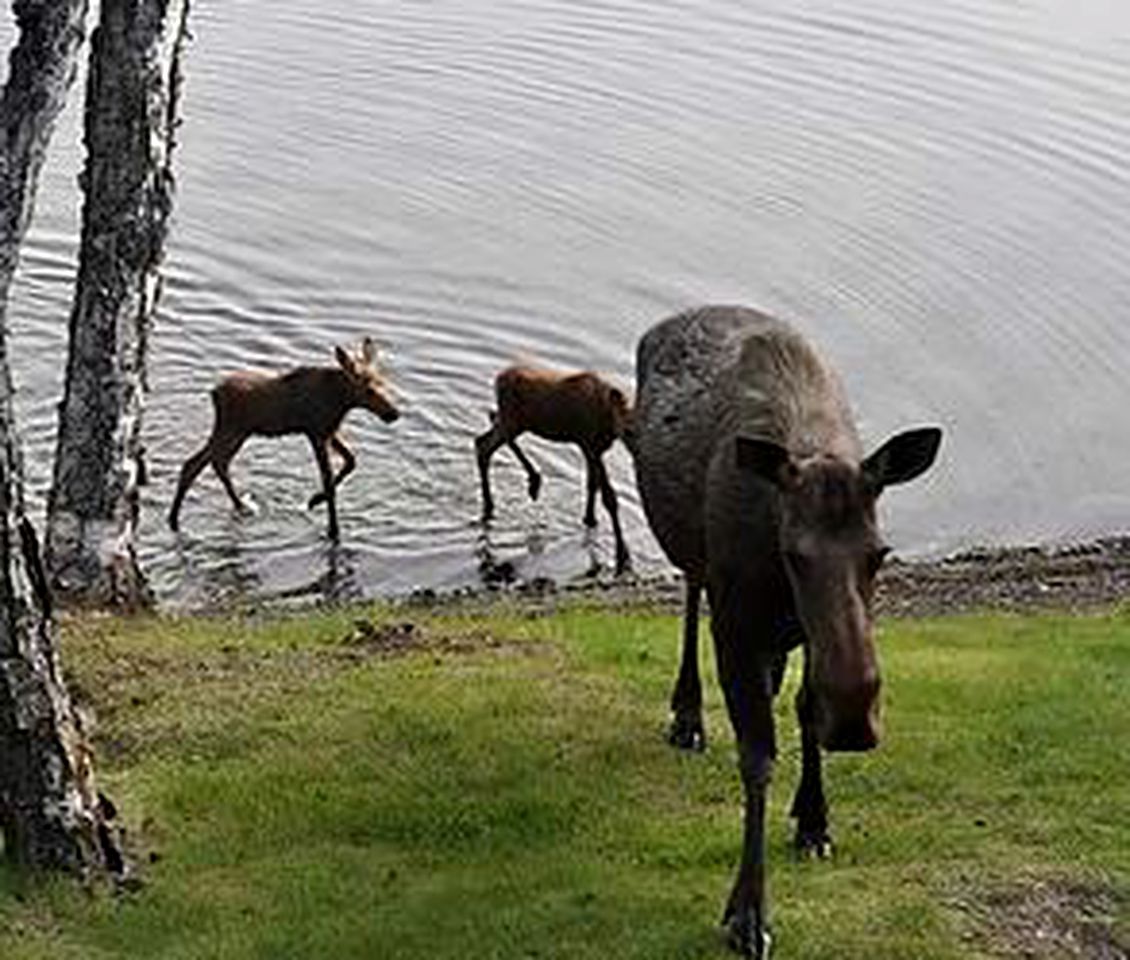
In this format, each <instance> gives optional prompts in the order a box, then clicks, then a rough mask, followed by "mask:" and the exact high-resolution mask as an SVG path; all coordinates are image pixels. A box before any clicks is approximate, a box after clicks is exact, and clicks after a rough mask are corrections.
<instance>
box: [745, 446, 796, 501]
mask: <svg viewBox="0 0 1130 960" xmlns="http://www.w3.org/2000/svg"><path fill="white" fill-rule="evenodd" d="M734 453H735V455H736V457H737V462H738V468H739V469H741V470H749V471H751V472H753V473H756V474H757V475H758V476H759V477H761V478H762V479H763V480H768V481H769V482H770V483H772V484H773V485H774V486H777V487H780V488H781V489H785V488H787V487H790V486H793V485H794V484H795V483H796V480H797V475H798V473H799V471H798V470H797V466H796V464H795V463H793V458H792V457H791V456H790V455H789V451H788V450H786V449H785V448H784V447H782V446H781V445H780V444H779V443H774V442H773V441H772V440H759V439H757V438H756V437H737V438H736V439H735V441H734Z"/></svg>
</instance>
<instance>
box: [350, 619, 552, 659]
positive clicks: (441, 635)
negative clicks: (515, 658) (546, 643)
mask: <svg viewBox="0 0 1130 960" xmlns="http://www.w3.org/2000/svg"><path fill="white" fill-rule="evenodd" d="M339 643H340V645H341V647H342V648H344V650H345V651H346V656H347V657H348V658H349V659H353V660H357V659H365V658H367V657H391V656H397V655H399V654H405V653H409V652H411V651H416V650H429V651H432V652H434V653H455V654H467V653H475V652H477V651H481V650H503V649H506V650H510V649H513V650H516V651H523V652H527V653H533V652H536V651H537V650H539V649H544V648H542V647H541V646H540V645H539V644H534V643H529V642H526V641H516V640H509V639H507V638H505V637H499V636H496V635H495V634H493V633H491V632H490V631H489V630H485V629H473V630H464V631H462V632H458V633H449V632H439V631H436V630H434V629H432V628H429V627H424V626H422V625H421V624H417V623H415V622H413V621H411V620H402V621H399V622H380V621H377V622H374V621H372V620H365V619H359V620H354V621H353V627H352V629H350V631H349V633H347V634H345V636H343V637H342V638H341V640H340V641H339Z"/></svg>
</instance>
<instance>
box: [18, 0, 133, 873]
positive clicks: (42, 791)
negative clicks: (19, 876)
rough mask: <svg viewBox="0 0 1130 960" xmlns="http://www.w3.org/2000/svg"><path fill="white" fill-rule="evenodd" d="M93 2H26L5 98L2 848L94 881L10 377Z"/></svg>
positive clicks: (85, 781)
mask: <svg viewBox="0 0 1130 960" xmlns="http://www.w3.org/2000/svg"><path fill="white" fill-rule="evenodd" d="M86 9H87V3H86V0H17V2H16V3H14V4H13V10H14V12H15V15H16V23H17V27H18V29H19V40H18V43H17V45H16V48H15V49H14V50H13V52H12V56H11V70H10V71H9V77H8V82H7V84H6V85H5V87H4V91H3V94H2V95H0V838H2V839H3V847H4V852H5V855H6V857H7V858H8V859H10V860H12V861H15V862H17V863H20V864H24V865H27V866H31V867H37V868H58V869H66V870H71V871H74V872H79V873H85V872H87V871H90V870H92V869H99V868H103V867H108V868H109V869H110V870H112V871H113V872H115V873H121V872H122V870H123V862H122V858H121V855H120V853H119V852H118V848H117V843H116V839H115V837H114V836H113V834H112V832H111V830H110V829H109V827H108V826H107V823H106V820H107V819H108V816H107V813H108V811H107V809H106V807H105V806H104V804H103V802H102V800H101V799H100V797H99V795H98V793H97V791H96V789H95V784H94V773H93V766H92V763H91V757H90V752H89V749H88V747H87V742H86V738H85V736H84V734H83V730H82V724H81V721H80V718H79V715H78V714H77V712H76V711H75V709H74V707H73V704H72V703H71V700H70V697H69V696H68V694H67V690H66V686H65V685H64V683H63V680H62V677H61V675H60V672H59V662H58V655H57V650H56V636H55V628H54V622H53V619H52V615H51V596H50V593H49V592H48V589H47V585H46V580H45V577H44V572H43V566H42V563H41V560H40V554H39V545H38V542H37V538H36V536H35V530H34V528H33V527H32V525H31V522H30V521H29V520H28V518H27V516H26V515H25V509H24V498H23V464H22V459H21V451H20V444H19V437H18V434H17V432H16V427H15V420H14V416H13V404H12V392H13V389H12V376H11V370H10V369H9V365H8V350H7V304H8V291H9V287H10V284H11V281H12V277H13V275H14V272H15V269H16V265H17V263H18V260H19V248H20V242H21V241H22V239H23V236H24V234H25V232H26V230H27V226H28V223H29V222H30V220H31V212H32V204H33V197H34V193H35V186H36V181H37V177H38V174H39V170H40V168H41V166H42V163H43V159H44V157H45V155H46V151H47V144H48V141H49V140H50V136H51V130H52V127H53V124H54V121H55V118H56V117H57V116H58V114H59V112H60V111H61V110H62V108H63V104H64V102H65V100H66V96H67V91H68V88H69V87H70V85H71V83H72V81H73V79H74V75H75V67H76V64H77V59H78V52H79V48H80V47H81V44H82V29H83V21H84V19H85V16H86Z"/></svg>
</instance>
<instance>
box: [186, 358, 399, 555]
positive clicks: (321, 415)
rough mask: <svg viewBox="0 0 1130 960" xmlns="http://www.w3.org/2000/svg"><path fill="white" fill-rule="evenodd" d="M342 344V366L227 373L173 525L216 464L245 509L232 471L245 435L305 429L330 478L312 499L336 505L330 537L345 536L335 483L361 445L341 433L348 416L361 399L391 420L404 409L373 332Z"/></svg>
mask: <svg viewBox="0 0 1130 960" xmlns="http://www.w3.org/2000/svg"><path fill="white" fill-rule="evenodd" d="M334 352H335V356H336V358H337V366H336V367H329V366H327V367H298V368H296V369H294V370H291V371H289V372H288V373H283V374H269V373H258V372H254V371H244V372H240V373H233V374H231V375H230V376H228V377H225V378H224V379H223V380H222V381H220V383H219V384H218V385H217V386H216V387H214V388H213V390H212V405H213V407H214V408H215V420H214V422H213V424H212V434H211V436H210V437H209V438H208V442H207V443H205V444H204V446H203V447H201V448H200V449H199V450H198V451H197V452H196V453H194V454H193V455H192V456H191V457H189V458H188V459H187V460H186V461H185V462H184V466H183V467H182V468H181V472H180V482H179V483H178V484H177V492H176V495H175V496H174V497H173V504H172V507H171V508H170V509H169V526H170V527H171V528H172V529H173V530H176V529H177V526H178V516H179V514H180V507H181V501H183V500H184V496H185V494H186V493H188V489H189V487H191V486H192V484H193V482H194V481H195V480H196V478H197V477H198V476H199V475H200V471H202V470H203V469H204V468H205V467H206V466H207V465H208V464H211V465H212V469H213V470H215V471H216V476H218V477H219V478H220V482H221V483H222V484H223V485H224V489H225V490H226V491H227V493H228V496H229V497H231V501H232V503H233V504H234V505H235V507H236V509H237V510H244V509H245V507H244V504H243V501H242V500H240V498H239V494H238V493H236V490H235V487H233V486H232V482H231V477H230V476H229V474H228V467H229V465H230V464H231V461H232V458H233V457H234V456H235V455H236V453H238V452H239V448H240V447H241V446H243V442H244V441H245V440H246V439H247V438H248V437H251V436H263V437H278V436H282V435H283V434H289V433H301V434H305V436H306V437H307V439H308V440H309V441H310V445H311V446H312V447H313V448H314V456H315V458H316V459H317V462H318V470H319V473H320V474H321V479H322V489H321V490H320V491H319V492H318V493H315V494H314V495H313V496H312V497H311V498H310V501H309V504H308V506H309V508H310V509H313V508H314V507H316V506H318V504H320V503H322V502H323V501H325V503H326V504H327V505H328V509H329V535H330V538H331V539H333V540H337V539H338V525H337V505H336V502H335V499H334V490H335V488H336V487H337V485H338V484H339V483H341V481H342V480H344V479H345V478H346V476H348V475H349V473H350V472H351V471H352V470H353V467H354V466H355V464H356V460H355V458H354V456H353V452H352V451H351V450H350V449H349V448H348V447H347V446H346V445H345V443H344V442H343V441H342V439H341V437H340V436H339V435H338V432H337V431H338V428H339V427H340V426H341V421H342V420H343V419H344V418H345V415H346V414H347V413H348V412H349V411H350V410H352V409H354V408H355V407H361V408H363V409H366V410H370V411H371V412H373V413H375V414H376V415H377V416H378V417H380V418H381V419H382V420H383V421H385V423H392V422H393V421H394V420H396V419H397V418H398V417H399V416H400V413H399V412H398V411H397V409H396V407H395V406H394V405H393V403H392V401H391V400H390V399H389V396H388V388H387V384H386V383H385V380H384V378H383V377H382V376H381V373H380V371H379V369H378V368H377V363H376V359H377V356H376V347H375V345H374V344H373V341H372V340H371V339H369V338H368V337H366V338H365V339H364V341H363V342H362V346H361V351H360V353H359V354H351V353H348V352H347V351H345V350H344V349H342V348H341V347H337V348H336V349H335V351H334ZM331 447H332V448H333V449H334V450H335V451H336V452H337V453H338V455H339V456H340V457H341V459H342V467H341V471H340V472H339V473H338V474H337V476H336V477H335V476H334V474H333V468H332V465H331V464H330V448H331Z"/></svg>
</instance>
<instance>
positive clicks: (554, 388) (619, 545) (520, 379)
mask: <svg viewBox="0 0 1130 960" xmlns="http://www.w3.org/2000/svg"><path fill="white" fill-rule="evenodd" d="M494 390H495V397H496V400H497V403H498V410H497V411H496V412H495V413H493V414H492V415H491V418H492V421H493V425H492V426H491V428H490V429H489V430H488V431H487V432H486V433H484V434H482V435H481V436H479V437H477V438H476V439H475V452H476V454H477V456H478V464H479V480H480V482H481V484H482V494H483V522H484V523H486V522H488V521H490V519H491V518H492V517H493V516H494V498H493V497H492V496H491V490H490V459H491V457H492V456H494V452H495V451H496V450H497V449H498V448H499V447H501V446H502V445H503V444H505V445H506V446H508V447H509V448H510V449H511V450H512V451H513V452H514V456H516V457H517V458H518V462H519V463H521V464H522V467H523V468H524V469H525V471H526V476H527V479H528V489H529V493H530V499H531V500H536V499H537V498H538V493H539V492H540V491H541V474H540V473H539V472H538V470H537V468H536V467H535V466H534V465H533V463H531V462H530V459H529V457H527V456H526V454H525V453H524V452H523V451H522V448H521V447H519V446H518V442H517V441H518V437H520V436H521V435H522V434H523V433H526V432H527V431H528V432H530V433H533V434H534V435H535V436H539V437H543V438H544V439H546V440H556V441H560V442H562V443H575V444H576V445H577V446H578V447H580V448H581V453H583V454H584V457H585V470H586V475H587V497H586V500H585V517H584V520H585V525H586V526H589V527H595V526H596V493H597V490H599V491H600V497H601V502H602V503H603V504H604V509H605V510H607V511H608V516H609V519H610V520H611V521H612V533H613V535H614V537H615V538H616V572H617V573H623V572H624V571H625V570H627V569H628V566H629V564H630V562H631V561H630V557H629V555H628V548H627V546H626V545H625V544H624V535H623V533H622V531H621V530H620V516H619V512H618V509H617V504H616V491H615V490H613V489H612V483H611V481H610V480H609V479H608V471H607V470H606V469H605V467H604V460H603V457H604V454H605V452H606V451H607V450H608V449H609V447H611V446H612V444H613V443H615V442H616V440H619V439H623V437H624V434H625V431H626V430H627V429H628V426H629V423H630V421H631V417H632V410H631V405H630V403H629V402H628V398H627V397H626V396H625V395H624V392H623V391H622V390H620V389H618V388H617V387H614V386H612V384H610V383H608V382H607V381H606V380H604V379H602V378H601V377H599V376H597V375H596V374H595V373H589V372H582V373H560V372H558V371H555V370H543V369H539V368H537V367H528V366H513V367H507V368H506V369H505V370H503V371H502V372H501V373H499V374H498V376H497V377H496V378H495V381H494Z"/></svg>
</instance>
